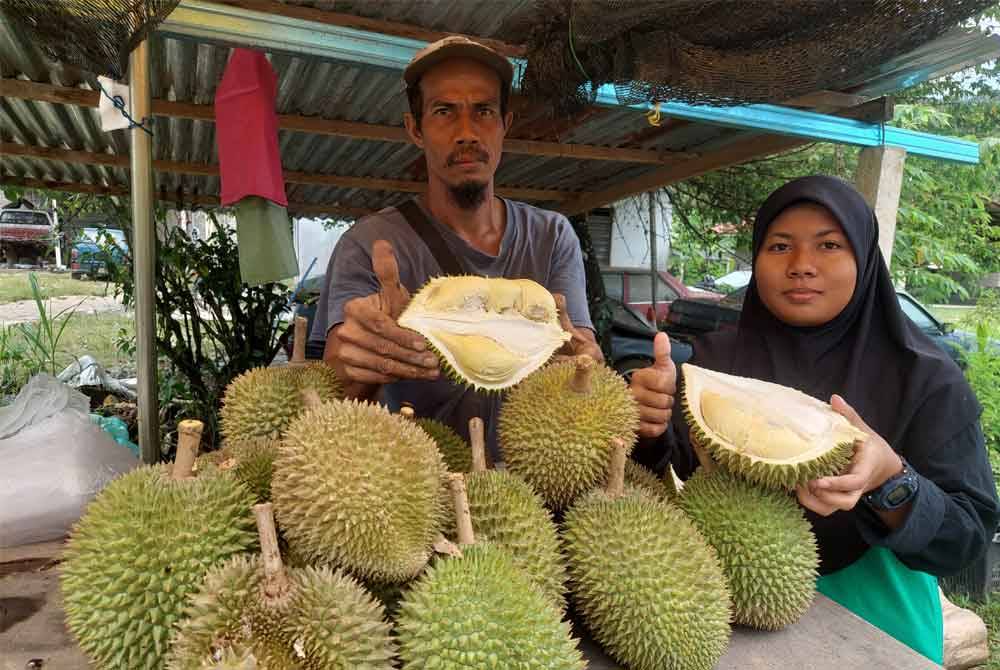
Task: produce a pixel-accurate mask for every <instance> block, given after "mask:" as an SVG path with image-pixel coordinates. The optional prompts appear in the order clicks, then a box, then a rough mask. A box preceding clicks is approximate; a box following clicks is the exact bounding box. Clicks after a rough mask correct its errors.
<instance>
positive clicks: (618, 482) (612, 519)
mask: <svg viewBox="0 0 1000 670" xmlns="http://www.w3.org/2000/svg"><path fill="white" fill-rule="evenodd" d="M619 451H620V453H621V465H617V468H618V469H619V474H618V476H617V479H613V480H612V482H611V483H610V484H609V486H608V490H595V491H592V492H591V493H589V494H587V495H585V496H584V497H582V498H581V499H579V500H577V501H576V502H575V503H574V504H573V506H572V507H570V508H569V509H568V510H567V511H566V516H565V519H564V522H563V525H564V530H563V543H564V547H565V550H566V556H567V563H568V568H569V578H570V591H571V593H572V596H573V600H574V602H575V603H576V607H577V610H578V611H579V612H580V614H581V615H582V618H583V621H584V623H585V624H586V625H587V628H588V629H590V631H591V632H592V633H593V635H594V638H595V639H596V640H597V642H599V643H600V644H601V646H602V647H603V648H604V649H605V650H606V651H607V652H608V653H609V654H610V655H611V656H613V657H614V658H615V659H617V660H618V661H619V662H620V663H622V664H623V665H625V666H627V667H628V668H630V669H631V670H710V668H713V667H715V664H716V663H717V662H718V660H719V658H721V656H722V654H723V653H724V652H725V649H726V646H727V644H728V641H729V634H730V628H729V619H730V599H729V593H728V590H727V588H726V581H725V577H724V575H723V573H722V568H721V566H720V565H719V561H718V558H717V557H716V555H715V551H714V550H713V549H712V547H711V546H710V545H709V544H708V543H707V542H706V541H705V539H704V537H702V536H701V534H700V533H699V532H698V530H697V529H696V528H695V526H694V524H692V523H691V521H690V520H689V519H688V518H687V517H686V516H684V513H683V512H681V511H680V510H679V509H678V508H676V507H674V506H673V505H672V504H670V503H666V502H663V501H662V500H659V499H657V498H656V497H655V496H653V495H651V494H649V493H647V492H646V491H644V490H643V489H641V488H632V487H628V488H625V487H624V482H623V480H624V472H623V471H622V468H623V467H624V458H625V456H624V447H623V446H620V447H619Z"/></svg>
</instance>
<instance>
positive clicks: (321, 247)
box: [293, 219, 350, 281]
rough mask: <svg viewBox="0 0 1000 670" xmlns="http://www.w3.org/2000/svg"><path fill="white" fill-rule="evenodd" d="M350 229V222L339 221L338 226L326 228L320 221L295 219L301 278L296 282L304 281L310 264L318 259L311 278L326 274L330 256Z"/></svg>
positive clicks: (294, 231) (296, 250)
mask: <svg viewBox="0 0 1000 670" xmlns="http://www.w3.org/2000/svg"><path fill="white" fill-rule="evenodd" d="M349 227H350V222H348V221H338V222H337V223H336V224H334V225H332V226H329V227H326V226H324V225H323V221H322V220H320V219H295V224H294V228H293V236H294V238H293V239H294V241H295V253H296V255H297V257H298V261H299V276H298V277H296V278H295V280H296V281H300V280H301V279H302V275H303V274H305V272H306V270H307V269H308V268H309V264H310V263H312V261H313V259H314V258H315V259H316V264H315V265H314V266H313V269H312V271H311V272H309V276H310V277H315V276H316V275H321V274H324V273H326V266H327V263H329V262H330V254H332V253H333V248H334V247H335V246H337V242H338V241H339V240H340V236H341V235H343V234H344V232H345V231H346V230H347V229H348V228H349Z"/></svg>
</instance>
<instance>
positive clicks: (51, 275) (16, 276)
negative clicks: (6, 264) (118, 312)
mask: <svg viewBox="0 0 1000 670" xmlns="http://www.w3.org/2000/svg"><path fill="white" fill-rule="evenodd" d="M35 275H36V276H37V277H38V285H39V286H40V287H41V288H42V291H43V293H44V295H45V297H46V298H58V297H60V296H67V295H100V296H103V295H113V294H114V287H113V286H111V285H110V284H107V283H105V282H103V281H90V280H81V279H73V278H72V277H70V276H69V273H55V272H36V273H35ZM18 300H31V286H30V285H29V284H28V272H27V271H23V270H21V271H9V270H8V271H3V272H0V304H4V303H8V302H17V301H18Z"/></svg>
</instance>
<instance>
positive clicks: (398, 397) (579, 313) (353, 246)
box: [311, 199, 593, 461]
mask: <svg viewBox="0 0 1000 670" xmlns="http://www.w3.org/2000/svg"><path fill="white" fill-rule="evenodd" d="M503 202H504V204H505V205H506V209H507V226H506V229H505V230H504V236H503V241H502V242H501V243H500V252H499V253H498V254H497V255H496V256H491V255H489V254H485V253H483V252H481V251H479V250H478V249H475V248H473V247H472V246H470V245H469V244H468V243H467V242H466V241H465V240H463V239H462V238H461V237H459V236H458V235H457V234H456V233H455V232H454V231H453V230H451V229H450V228H448V227H447V226H445V225H443V224H441V223H439V222H438V221H436V220H434V218H433V217H431V215H430V214H429V213H428V212H426V210H425V213H427V215H428V218H430V219H431V222H432V224H433V225H434V226H435V227H436V228H437V229H438V231H439V232H440V233H441V236H442V237H443V238H444V241H445V243H446V244H447V245H448V248H449V249H450V250H451V251H452V253H454V254H455V256H456V257H457V258H458V259H459V261H460V263H461V264H462V266H463V267H464V268H465V269H466V270H467V271H468V272H469V273H470V274H477V275H480V276H484V277H507V278H510V279H522V278H527V279H533V280H535V281H537V282H538V283H539V284H541V285H542V286H544V287H545V288H547V289H548V290H549V291H551V292H552V293H562V294H563V295H565V296H566V309H567V312H568V313H569V317H570V320H571V321H572V322H573V325H574V326H577V327H585V328H590V329H593V324H592V323H591V321H590V313H589V311H588V309H587V292H586V280H585V277H584V270H583V256H582V253H581V251H580V243H579V240H578V239H577V237H576V233H575V232H573V227H572V226H571V225H570V223H569V221H568V220H566V217H564V216H563V215H562V214H559V213H557V212H551V211H547V210H544V209H539V208H537V207H532V206H531V205H527V204H525V203H522V202H516V201H514V200H506V199H503ZM375 240H388V241H389V242H391V243H392V246H393V249H394V250H395V252H396V261H397V262H398V264H399V278H400V281H401V282H402V284H403V286H405V287H406V288H407V290H409V291H410V293H411V294H413V293H416V292H417V290H419V289H420V287H421V286H423V285H424V284H425V283H426V282H427V281H428V280H429V279H431V278H432V277H435V276H438V275H441V274H443V272H442V270H441V267H440V266H439V265H438V263H437V261H436V260H434V256H433V255H431V252H430V250H429V249H428V248H427V245H426V244H424V242H423V240H422V239H420V237H419V236H418V235H417V233H416V232H415V231H414V230H413V229H412V228H411V227H410V226H409V224H407V222H406V221H405V220H404V219H403V216H402V215H401V214H400V213H399V211H398V210H397V209H396V208H395V207H388V208H386V209H383V210H381V211H379V212H377V213H375V214H372V215H370V216H367V217H365V218H363V219H361V220H360V221H358V222H357V223H356V224H355V225H354V226H353V227H352V228H351V229H350V230H349V231H347V232H346V233H344V235H343V236H342V237H341V238H340V241H339V242H338V243H337V246H336V248H335V249H334V251H333V255H332V256H331V257H330V264H329V266H328V267H327V270H326V277H327V282H326V285H325V286H324V287H323V290H322V291H321V293H320V300H319V304H318V306H317V308H316V319H315V321H314V323H313V330H312V334H311V338H312V339H314V340H325V339H326V334H327V332H328V331H329V330H330V328H332V327H334V326H336V325H338V324H340V323H343V321H344V305H345V304H346V303H347V302H348V301H349V300H352V299H354V298H358V297H363V296H367V295H371V294H372V293H377V292H378V290H379V284H378V279H377V278H376V276H375V272H374V271H373V270H372V261H371V250H372V244H373V243H374V242H375ZM382 399H383V401H384V402H385V403H386V404H387V405H388V406H389V408H390V409H391V410H393V411H398V409H399V407H400V406H401V403H403V402H409V403H411V404H412V405H413V408H414V411H415V412H416V414H417V416H427V417H431V418H434V419H437V420H438V421H441V422H443V423H446V424H448V425H449V426H451V427H452V428H454V429H455V430H456V431H457V432H458V434H459V435H462V436H463V437H464V438H466V439H468V436H469V419H470V418H472V417H475V416H478V417H481V418H482V419H483V421H484V422H485V424H486V444H487V448H488V449H489V450H490V453H491V455H492V457H493V459H494V461H500V460H502V459H501V457H500V454H499V450H498V448H497V440H496V427H497V417H498V413H499V409H500V403H501V401H502V396H501V395H500V394H496V393H492V394H487V393H477V392H475V391H473V390H472V389H470V388H468V387H466V386H463V385H461V384H456V383H454V382H452V381H451V380H449V379H447V378H446V377H445V376H444V375H442V377H441V378H440V379H437V380H434V381H411V380H405V381H400V382H396V383H395V384H387V385H386V386H385V387H383V396H382Z"/></svg>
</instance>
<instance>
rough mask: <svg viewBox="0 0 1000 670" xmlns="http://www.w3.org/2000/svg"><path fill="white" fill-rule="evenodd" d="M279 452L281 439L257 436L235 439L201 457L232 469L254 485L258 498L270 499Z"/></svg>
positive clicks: (244, 482)
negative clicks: (279, 440)
mask: <svg viewBox="0 0 1000 670" xmlns="http://www.w3.org/2000/svg"><path fill="white" fill-rule="evenodd" d="M277 455H278V440H272V439H269V438H265V437H254V438H249V439H246V440H231V441H229V442H227V443H226V446H225V447H223V448H222V449H219V450H218V451H213V452H210V453H207V454H205V455H204V456H202V457H201V458H199V459H198V461H199V463H204V462H207V463H209V464H211V465H214V466H215V467H217V468H219V469H220V470H224V471H228V472H230V473H232V474H233V475H234V476H235V477H236V478H237V479H238V480H239V481H241V482H242V483H243V485H244V486H246V487H247V488H248V489H250V492H251V493H253V494H254V497H255V498H256V499H257V502H267V501H269V500H270V499H271V478H272V477H273V476H274V459H275V458H276V457H277Z"/></svg>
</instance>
